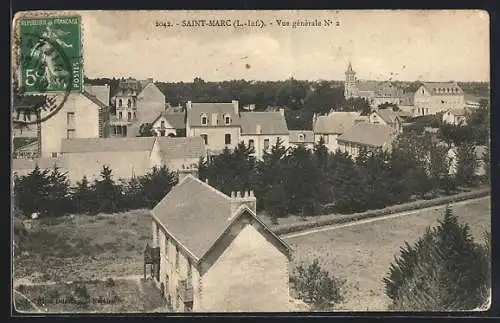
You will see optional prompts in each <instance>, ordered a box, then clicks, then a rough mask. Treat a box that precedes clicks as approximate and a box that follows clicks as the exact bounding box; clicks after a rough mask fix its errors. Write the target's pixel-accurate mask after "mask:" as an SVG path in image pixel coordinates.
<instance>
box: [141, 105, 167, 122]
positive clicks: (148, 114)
mask: <svg viewBox="0 0 500 323" xmlns="http://www.w3.org/2000/svg"><path fill="white" fill-rule="evenodd" d="M164 112H165V107H164V106H158V105H156V104H147V103H146V104H143V105H141V107H140V108H138V109H137V112H136V116H137V121H138V123H139V124H143V123H152V122H153V121H154V120H155V119H156V118H158V116H159V115H160V114H162V113H164Z"/></svg>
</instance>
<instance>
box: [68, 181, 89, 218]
mask: <svg viewBox="0 0 500 323" xmlns="http://www.w3.org/2000/svg"><path fill="white" fill-rule="evenodd" d="M72 197H73V203H74V206H75V208H76V212H77V213H80V214H81V213H84V214H85V213H89V212H90V211H91V210H92V209H94V208H95V196H94V192H93V191H92V187H91V186H90V183H89V181H88V179H87V176H84V177H83V178H82V180H81V181H79V182H77V183H76V187H74V188H73V191H72Z"/></svg>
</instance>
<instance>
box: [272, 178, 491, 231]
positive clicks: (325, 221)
mask: <svg viewBox="0 0 500 323" xmlns="http://www.w3.org/2000/svg"><path fill="white" fill-rule="evenodd" d="M489 194H490V188H484V189H479V190H474V191H471V192H462V193H458V194H456V195H451V196H442V197H438V198H435V199H432V200H421V201H415V202H409V203H404V204H398V205H393V206H389V207H386V208H384V209H379V210H370V211H366V212H360V213H353V214H329V215H328V217H327V218H321V219H314V218H313V219H311V220H310V221H304V222H297V223H290V224H282V225H276V226H273V232H274V233H276V234H278V235H282V234H289V233H294V232H299V231H303V230H308V229H313V228H319V227H323V226H327V225H333V224H342V223H347V222H353V221H357V220H363V219H369V218H375V217H380V216H384V215H389V214H393V213H399V212H406V211H413V210H418V209H423V208H428V207H433V206H439V205H444V204H448V203H454V202H460V201H465V200H470V199H475V198H479V197H484V196H488V195H489Z"/></svg>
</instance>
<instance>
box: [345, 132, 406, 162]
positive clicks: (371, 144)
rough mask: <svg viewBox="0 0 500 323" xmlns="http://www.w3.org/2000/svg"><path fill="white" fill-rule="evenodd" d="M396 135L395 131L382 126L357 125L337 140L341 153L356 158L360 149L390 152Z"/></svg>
mask: <svg viewBox="0 0 500 323" xmlns="http://www.w3.org/2000/svg"><path fill="white" fill-rule="evenodd" d="M397 134H398V132H397V131H395V130H394V129H393V128H391V127H389V126H387V125H384V124H374V123H358V124H356V125H354V126H353V127H351V128H350V129H349V130H348V131H347V132H345V133H344V134H343V135H341V136H340V137H339V138H338V139H337V140H338V143H339V149H340V151H341V152H346V153H348V154H349V155H350V156H351V157H353V158H357V157H358V156H359V153H360V150H361V149H366V150H367V151H368V152H370V151H388V152H390V151H391V149H392V143H393V141H394V140H395V139H396V137H397Z"/></svg>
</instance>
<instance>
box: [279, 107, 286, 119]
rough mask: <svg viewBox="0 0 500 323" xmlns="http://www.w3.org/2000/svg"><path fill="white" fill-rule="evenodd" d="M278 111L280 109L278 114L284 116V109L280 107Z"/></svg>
mask: <svg viewBox="0 0 500 323" xmlns="http://www.w3.org/2000/svg"><path fill="white" fill-rule="evenodd" d="M279 111H280V114H281V115H282V116H283V117H284V116H285V109H283V108H280V109H279Z"/></svg>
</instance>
